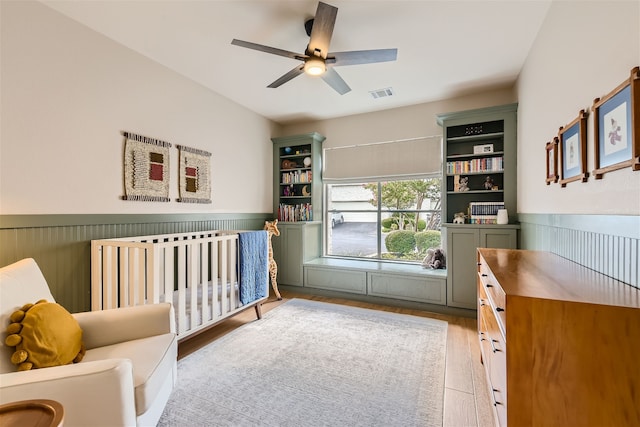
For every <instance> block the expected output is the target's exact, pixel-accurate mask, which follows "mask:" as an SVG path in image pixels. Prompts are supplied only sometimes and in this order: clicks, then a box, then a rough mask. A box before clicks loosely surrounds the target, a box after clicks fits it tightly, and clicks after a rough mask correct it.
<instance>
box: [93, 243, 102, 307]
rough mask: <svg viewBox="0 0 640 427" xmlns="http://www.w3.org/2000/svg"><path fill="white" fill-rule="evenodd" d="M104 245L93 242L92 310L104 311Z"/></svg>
mask: <svg viewBox="0 0 640 427" xmlns="http://www.w3.org/2000/svg"><path fill="white" fill-rule="evenodd" d="M101 278H102V245H101V244H100V242H97V241H92V242H91V310H102V289H103V288H102V280H101Z"/></svg>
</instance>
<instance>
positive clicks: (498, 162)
mask: <svg viewBox="0 0 640 427" xmlns="http://www.w3.org/2000/svg"><path fill="white" fill-rule="evenodd" d="M503 169H504V158H503V157H485V158H481V159H472V160H458V161H455V162H447V173H448V174H456V173H472V172H498V171H502V170H503Z"/></svg>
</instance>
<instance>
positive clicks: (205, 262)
mask: <svg viewBox="0 0 640 427" xmlns="http://www.w3.org/2000/svg"><path fill="white" fill-rule="evenodd" d="M199 260H200V262H199V265H200V291H201V292H202V296H201V299H200V313H201V318H202V321H201V324H205V323H207V322H208V321H209V320H211V316H210V315H209V240H208V239H207V240H205V241H204V242H202V243H200V258H199Z"/></svg>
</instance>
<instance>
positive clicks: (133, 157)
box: [122, 132, 171, 202]
mask: <svg viewBox="0 0 640 427" xmlns="http://www.w3.org/2000/svg"><path fill="white" fill-rule="evenodd" d="M123 135H124V137H125V138H126V139H125V143H124V191H125V195H124V196H122V199H123V200H136V201H143V202H168V201H170V199H169V178H170V173H169V148H171V144H170V143H168V142H165V141H160V140H159V139H155V138H149V137H146V136H142V135H136V134H133V133H130V132H123Z"/></svg>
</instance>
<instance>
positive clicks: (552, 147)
mask: <svg viewBox="0 0 640 427" xmlns="http://www.w3.org/2000/svg"><path fill="white" fill-rule="evenodd" d="M545 149H546V156H547V178H546V182H547V185H550V184H551V183H552V182H558V137H554V138H553V140H552V141H550V142H547V144H546V146H545Z"/></svg>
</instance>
